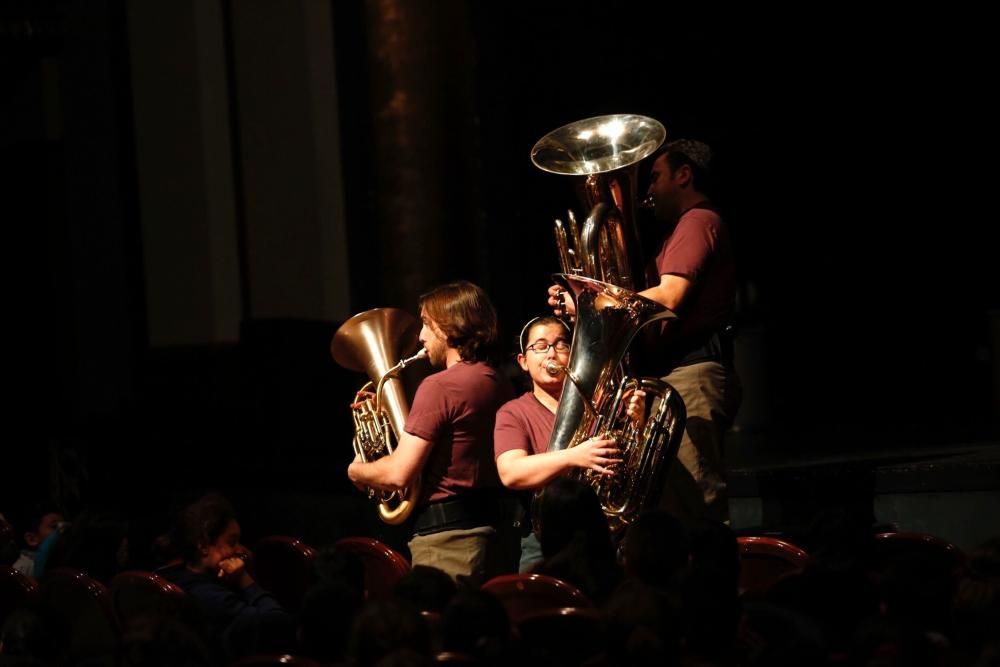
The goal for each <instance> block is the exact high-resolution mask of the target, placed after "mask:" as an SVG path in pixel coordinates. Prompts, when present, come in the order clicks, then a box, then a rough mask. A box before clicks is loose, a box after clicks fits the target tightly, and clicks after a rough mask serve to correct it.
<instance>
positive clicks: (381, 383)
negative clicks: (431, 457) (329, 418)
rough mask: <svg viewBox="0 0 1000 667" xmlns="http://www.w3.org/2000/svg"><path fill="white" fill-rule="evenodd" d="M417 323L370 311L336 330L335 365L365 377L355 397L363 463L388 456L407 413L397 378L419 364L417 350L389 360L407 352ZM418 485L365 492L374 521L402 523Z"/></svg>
mask: <svg viewBox="0 0 1000 667" xmlns="http://www.w3.org/2000/svg"><path fill="white" fill-rule="evenodd" d="M419 332H420V322H419V321H418V320H417V319H416V318H414V317H413V316H412V315H410V314H409V313H407V312H405V311H403V310H399V309H396V308H375V309H374V310H366V311H365V312H363V313H358V314H357V315H355V316H354V317H352V318H351V319H349V320H347V321H346V322H344V324H342V325H341V326H340V328H339V329H337V333H335V334H334V335H333V340H332V341H331V343H330V352H331V354H332V355H333V359H334V361H336V362H337V363H338V364H340V365H341V366H343V367H344V368H347V369H349V370H352V371H359V372H363V373H367V375H368V377H369V378H370V379H371V381H370V382H368V383H367V384H365V385H364V386H363V387H362V388H361V389H360V390H359V391H358V392H357V394H356V395H355V398H354V401H353V403H352V404H351V410H352V413H353V415H354V440H353V445H354V453H355V454H357V455H358V456H359V457H360V458H361V460H362V461H365V462H368V461H374V460H375V459H378V458H381V457H383V456H387V455H389V454H391V453H392V451H393V449H394V448H395V446H396V442H398V439H399V436H400V434H402V432H403V425H404V424H405V423H406V417H407V415H408V414H409V412H410V407H409V402H408V401H407V398H406V392H405V389H404V387H403V382H402V381H401V380H400V379H399V373H400V371H402V370H403V369H404V368H406V367H407V366H408V365H409V364H410V363H412V362H414V361H416V360H418V359H423V358H424V357H425V356H426V355H427V350H425V349H424V348H420V350H419V351H418V352H417V353H416V354H413V355H412V356H409V357H406V358H404V359H402V360H401V361H399V362H398V363H396V364H395V365H391V362H392V360H395V359H399V358H400V357H402V356H403V355H404V354H407V353H409V352H412V351H413V350H414V349H415V348H416V347H417V345H419V341H418V339H417V336H418V334H419ZM419 491H420V483H419V481H417V482H414V484H413V485H412V486H411V487H410V488H409V489H400V490H398V491H392V492H388V491H381V490H376V489H369V490H368V497H369V498H370V499H372V500H375V501H376V502H378V513H379V518H381V519H382V521H384V522H385V523H387V524H390V525H396V524H400V523H402V522H404V521H406V519H407V517H408V516H409V515H410V513H411V512H412V511H413V508H414V506H415V505H416V500H417V494H418V493H419Z"/></svg>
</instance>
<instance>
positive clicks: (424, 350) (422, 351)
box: [399, 347, 427, 368]
mask: <svg viewBox="0 0 1000 667" xmlns="http://www.w3.org/2000/svg"><path fill="white" fill-rule="evenodd" d="M426 356H427V348H426V347H422V348H420V349H419V350H417V353H416V354H414V355H413V356H412V357H407V358H406V359H403V360H402V361H400V362H399V367H400V368H406V367H407V366H408V365H409V364H412V363H413V362H414V361H419V360H420V359H423V358H424V357H426Z"/></svg>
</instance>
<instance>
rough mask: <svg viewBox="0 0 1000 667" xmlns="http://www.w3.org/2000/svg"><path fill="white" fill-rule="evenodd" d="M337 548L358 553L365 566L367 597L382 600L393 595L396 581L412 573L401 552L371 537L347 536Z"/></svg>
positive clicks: (337, 543) (338, 543)
mask: <svg viewBox="0 0 1000 667" xmlns="http://www.w3.org/2000/svg"><path fill="white" fill-rule="evenodd" d="M334 546H335V547H336V548H337V549H340V550H342V551H346V552H349V553H353V554H355V555H357V556H358V557H359V558H360V559H361V562H362V563H364V566H365V597H366V598H367V599H369V600H382V599H385V598H387V597H389V596H390V595H392V591H393V589H394V588H395V587H396V583H397V582H398V581H399V580H400V579H402V578H403V577H404V576H406V575H407V574H409V573H410V570H411V568H410V563H409V561H407V560H406V559H405V558H403V556H401V555H400V554H399V553H397V552H395V551H393V550H392V549H390V548H389V547H388V546H386V545H385V544H383V543H382V542H379V541H378V540H373V539H371V538H370V537H345V538H343V539H341V540H338V541H337V542H336V543H335V544H334Z"/></svg>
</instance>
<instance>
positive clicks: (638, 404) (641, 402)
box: [625, 389, 646, 428]
mask: <svg viewBox="0 0 1000 667" xmlns="http://www.w3.org/2000/svg"><path fill="white" fill-rule="evenodd" d="M645 408H646V392H644V391H643V390H642V389H636V390H635V391H633V392H631V394H630V395H629V396H628V406H627V407H626V408H625V414H627V415H628V416H629V418H630V419H632V421H634V422H635V423H636V425H637V426H638V427H639V428H642V426H643V422H644V421H645V419H646V409H645Z"/></svg>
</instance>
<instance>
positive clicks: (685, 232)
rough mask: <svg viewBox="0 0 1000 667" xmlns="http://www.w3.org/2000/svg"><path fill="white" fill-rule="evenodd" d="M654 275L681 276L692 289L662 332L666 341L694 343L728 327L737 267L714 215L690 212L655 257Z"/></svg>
mask: <svg viewBox="0 0 1000 667" xmlns="http://www.w3.org/2000/svg"><path fill="white" fill-rule="evenodd" d="M656 274H657V276H662V275H665V274H673V275H678V276H683V277H684V278H687V279H688V280H690V281H691V283H692V285H691V291H690V292H689V293H688V294H687V296H686V298H685V299H684V303H683V304H682V305H681V307H680V309H679V311H678V313H677V315H678V316H679V317H680V319H679V320H678V321H677V322H676V323H675V324H670V325H669V327H668V328H666V331H667V332H668V336H669V339H670V340H671V341H674V342H678V343H681V342H682V341H691V340H696V339H698V338H699V337H700V336H703V335H704V334H706V333H711V332H712V331H714V330H716V329H718V328H719V327H720V326H721V325H724V324H728V323H730V321H731V319H732V315H733V309H734V307H735V304H736V267H735V265H734V260H733V245H732V241H731V239H730V237H729V230H728V228H727V227H726V225H725V224H724V223H723V222H722V218H720V217H719V214H718V213H716V212H715V211H713V210H711V209H710V208H693V209H690V210H688V211H687V212H685V213H684V215H682V216H681V218H680V220H678V222H677V226H676V227H675V228H674V230H673V232H671V234H670V235H669V236H668V237H667V238H666V239H665V240H664V241H663V245H662V246H661V248H660V253H659V255H657V257H656ZM665 326H666V325H665ZM671 329H672V330H673V331H671Z"/></svg>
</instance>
